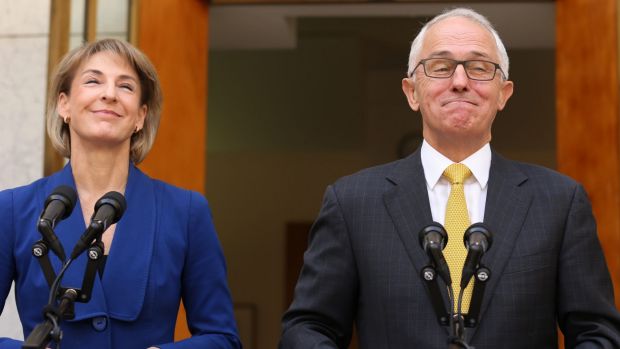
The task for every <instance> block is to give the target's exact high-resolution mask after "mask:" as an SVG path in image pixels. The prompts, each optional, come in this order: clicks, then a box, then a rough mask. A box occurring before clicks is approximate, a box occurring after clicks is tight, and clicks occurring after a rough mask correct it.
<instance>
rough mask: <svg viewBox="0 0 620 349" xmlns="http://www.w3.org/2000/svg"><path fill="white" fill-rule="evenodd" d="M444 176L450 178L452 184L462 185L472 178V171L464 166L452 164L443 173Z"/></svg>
mask: <svg viewBox="0 0 620 349" xmlns="http://www.w3.org/2000/svg"><path fill="white" fill-rule="evenodd" d="M443 175H444V176H446V177H448V179H449V180H450V183H451V184H462V183H463V181H465V179H467V178H469V176H471V170H470V169H469V167H467V166H465V165H463V164H452V165H450V166H448V168H446V170H445V171H443Z"/></svg>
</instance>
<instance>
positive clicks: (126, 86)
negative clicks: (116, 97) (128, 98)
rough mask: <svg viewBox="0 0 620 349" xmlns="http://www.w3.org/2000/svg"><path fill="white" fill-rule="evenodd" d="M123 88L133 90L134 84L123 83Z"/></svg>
mask: <svg viewBox="0 0 620 349" xmlns="http://www.w3.org/2000/svg"><path fill="white" fill-rule="evenodd" d="M121 88H123V89H125V90H127V91H133V86H132V85H128V84H123V85H121Z"/></svg>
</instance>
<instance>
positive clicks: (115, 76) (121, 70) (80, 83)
mask: <svg viewBox="0 0 620 349" xmlns="http://www.w3.org/2000/svg"><path fill="white" fill-rule="evenodd" d="M141 93H142V91H141V89H140V80H139V79H138V76H137V74H136V72H135V71H134V69H133V68H132V67H131V66H130V65H129V64H128V63H127V62H126V61H125V60H124V59H123V58H122V57H120V56H118V55H116V54H115V53H112V52H108V51H104V52H99V53H96V54H95V55H93V56H92V57H90V58H89V59H88V60H86V61H84V63H82V65H80V66H79V67H78V69H77V70H76V72H75V76H74V77H73V81H72V82H71V90H70V93H69V94H68V95H67V94H65V93H61V94H60V95H59V96H58V114H59V115H60V116H61V117H62V118H64V119H65V121H66V122H68V123H69V129H70V132H71V144H72V148H73V146H74V145H78V146H79V145H81V144H84V145H85V144H90V145H95V146H102V147H116V146H126V147H127V148H128V147H129V143H130V139H131V135H132V134H133V133H134V132H135V131H136V130H141V129H142V127H143V126H144V119H145V117H146V112H147V107H146V105H140V96H141ZM72 150H73V149H72Z"/></svg>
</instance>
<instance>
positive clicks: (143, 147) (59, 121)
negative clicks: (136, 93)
mask: <svg viewBox="0 0 620 349" xmlns="http://www.w3.org/2000/svg"><path fill="white" fill-rule="evenodd" d="M99 52H112V53H114V54H116V55H118V56H119V57H121V58H123V59H124V60H125V61H126V62H127V63H128V64H129V66H130V67H132V68H133V69H134V70H135V72H136V74H137V75H138V79H139V80H140V90H141V96H140V105H141V106H142V105H146V107H147V114H146V118H145V120H144V127H143V128H142V130H140V131H138V132H136V133H134V134H133V135H132V136H131V141H130V154H129V157H130V159H131V161H133V163H135V164H139V163H140V162H141V161H142V160H144V158H145V157H146V154H148V152H149V151H150V150H151V147H152V146H153V142H154V141H155V136H156V135H157V128H158V127H159V120H160V117H161V104H162V93H161V88H160V85H159V78H158V77H157V72H156V71H155V67H154V66H153V64H152V63H151V61H150V60H149V59H148V58H147V57H146V55H145V54H144V53H142V52H140V50H138V49H137V48H135V47H134V46H133V45H131V44H129V43H127V42H125V41H122V40H117V39H103V40H99V41H96V42H92V43H87V44H85V45H84V46H81V47H78V48H76V49H74V50H72V51H71V52H69V53H68V54H67V55H66V56H64V57H63V59H62V61H61V62H60V64H58V66H57V67H56V71H55V73H54V76H53V78H52V84H51V86H50V91H49V94H48V97H47V115H46V118H47V119H46V122H47V135H48V136H49V137H50V141H51V143H52V145H53V146H54V148H55V149H56V150H57V151H58V152H59V153H60V154H61V155H62V156H64V157H66V158H69V159H70V158H71V136H70V133H69V125H68V124H66V123H65V122H64V120H63V118H62V117H60V115H58V110H57V109H58V108H57V107H58V96H60V94H61V93H65V94H66V95H67V96H70V95H71V83H72V82H73V78H74V77H75V74H76V71H77V69H78V68H79V67H80V65H81V64H82V63H84V62H85V61H87V60H88V59H89V58H91V57H92V56H93V55H95V54H97V53H99Z"/></svg>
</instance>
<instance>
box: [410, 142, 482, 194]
mask: <svg viewBox="0 0 620 349" xmlns="http://www.w3.org/2000/svg"><path fill="white" fill-rule="evenodd" d="M420 152H421V154H420V156H421V159H422V167H423V168H424V177H426V184H427V185H428V186H429V188H431V189H434V188H435V185H436V184H437V182H439V180H440V179H441V176H442V175H443V171H445V169H446V168H447V167H448V166H450V165H452V164H453V163H454V162H452V160H450V159H448V158H447V157H445V156H444V155H443V154H442V153H440V152H438V151H437V150H436V149H435V148H433V147H432V146H431V145H430V144H428V143H427V142H426V140H424V141H423V142H422V148H421V150H420ZM461 163H462V164H465V165H466V166H467V167H469V169H470V170H471V173H472V174H473V177H474V179H475V180H476V181H477V182H478V183H479V184H480V188H481V189H484V188H486V186H487V183H488V181H489V170H490V168H491V146H490V145H489V143H487V144H485V145H484V146H483V147H482V148H480V149H478V150H477V151H476V152H475V153H473V154H471V155H470V156H469V157H467V158H466V159H465V160H463V161H461Z"/></svg>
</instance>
